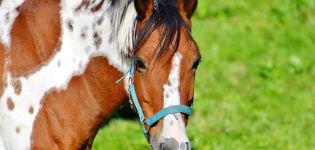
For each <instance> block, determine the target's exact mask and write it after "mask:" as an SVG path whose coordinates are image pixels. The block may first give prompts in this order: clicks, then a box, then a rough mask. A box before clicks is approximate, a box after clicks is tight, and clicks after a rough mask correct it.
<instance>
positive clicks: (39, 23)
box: [8, 0, 61, 77]
mask: <svg viewBox="0 0 315 150" xmlns="http://www.w3.org/2000/svg"><path fill="white" fill-rule="evenodd" d="M59 4H60V0H54V1H51V0H48V1H42V0H32V1H25V2H24V3H23V4H22V5H21V6H20V14H19V16H18V17H17V18H16V20H15V22H14V24H13V26H12V31H11V49H10V56H9V57H10V60H11V63H10V64H9V66H8V69H9V71H10V72H11V75H12V76H13V77H18V76H27V75H28V73H29V72H31V71H33V70H35V69H38V68H39V67H41V66H42V65H43V64H44V63H45V62H47V61H48V60H49V59H50V58H52V57H53V54H54V52H55V50H56V49H57V48H58V46H59V38H60V32H61V31H60V14H59V10H60V6H59ZM35 12H36V13H35ZM34 27H36V28H34Z"/></svg>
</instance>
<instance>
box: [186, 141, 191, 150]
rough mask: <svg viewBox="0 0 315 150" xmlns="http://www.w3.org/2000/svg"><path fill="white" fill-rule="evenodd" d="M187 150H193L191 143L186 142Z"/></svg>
mask: <svg viewBox="0 0 315 150" xmlns="http://www.w3.org/2000/svg"><path fill="white" fill-rule="evenodd" d="M186 149H187V150H191V145H190V142H186Z"/></svg>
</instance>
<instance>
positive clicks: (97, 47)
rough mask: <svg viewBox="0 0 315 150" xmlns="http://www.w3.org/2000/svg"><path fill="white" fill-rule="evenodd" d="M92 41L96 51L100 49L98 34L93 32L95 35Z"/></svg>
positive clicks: (100, 40)
mask: <svg viewBox="0 0 315 150" xmlns="http://www.w3.org/2000/svg"><path fill="white" fill-rule="evenodd" d="M93 39H94V45H95V47H96V49H97V50H98V49H100V46H101V44H102V38H101V36H100V35H99V33H97V32H95V33H94V34H93Z"/></svg>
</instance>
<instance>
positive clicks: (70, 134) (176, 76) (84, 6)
mask: <svg viewBox="0 0 315 150" xmlns="http://www.w3.org/2000/svg"><path fill="white" fill-rule="evenodd" d="M196 5H197V0H158V1H153V0H134V1H131V0H130V1H128V0H0V79H1V80H0V150H3V149H7V150H24V149H90V148H91V145H92V142H93V139H94V137H95V135H96V133H97V131H98V129H99V128H100V126H101V124H102V122H103V121H104V120H106V119H107V118H109V117H110V116H111V115H112V114H113V113H114V112H115V111H116V110H117V109H118V108H119V107H120V106H122V105H123V104H124V102H125V101H126V100H128V91H127V90H126V87H127V86H128V84H129V82H128V79H125V80H124V82H121V83H119V84H115V81H116V80H117V79H119V78H120V77H121V76H122V75H123V74H124V73H126V72H127V71H128V66H129V63H130V60H131V58H135V68H136V71H135V72H134V85H135V90H136V94H137V97H138V99H139V102H140V105H141V108H142V109H143V112H144V115H145V116H147V117H150V116H152V115H153V114H155V113H156V112H158V111H159V110H161V109H163V108H166V107H169V106H172V105H186V106H189V105H191V103H192V101H193V95H194V76H195V72H196V69H197V66H198V64H199V61H200V54H199V50H198V47H197V45H196V43H195V42H194V40H193V38H192V37H191V34H190V32H191V20H190V18H191V16H192V14H193V12H194V10H195V9H196ZM186 124H187V116H185V115H183V114H180V113H175V114H169V115H167V116H165V117H164V118H163V119H161V120H160V121H158V122H157V123H156V124H155V125H154V126H153V127H152V128H151V130H150V131H149V133H148V138H149V140H150V145H151V147H152V149H190V144H189V140H188V138H187V135H186V133H185V127H186Z"/></svg>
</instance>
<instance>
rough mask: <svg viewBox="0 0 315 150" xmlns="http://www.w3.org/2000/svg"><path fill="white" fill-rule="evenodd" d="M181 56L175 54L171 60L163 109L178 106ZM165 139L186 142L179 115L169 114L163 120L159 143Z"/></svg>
mask: <svg viewBox="0 0 315 150" xmlns="http://www.w3.org/2000/svg"><path fill="white" fill-rule="evenodd" d="M181 59H182V55H181V54H180V53H179V52H177V53H175V55H174V57H173V60H172V68H171V72H170V74H169V78H168V83H167V84H165V85H164V87H163V88H164V91H163V96H164V108H166V107H169V106H173V105H180V92H179V87H180V64H181ZM165 138H174V139H176V140H177V142H179V144H181V143H185V142H188V138H187V135H186V127H185V123H184V121H183V119H182V117H181V114H180V113H176V114H170V115H167V116H165V117H164V119H163V128H162V132H161V135H160V139H161V141H163V139H165Z"/></svg>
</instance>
